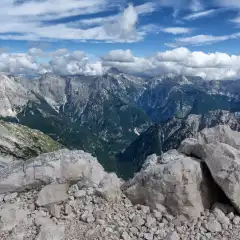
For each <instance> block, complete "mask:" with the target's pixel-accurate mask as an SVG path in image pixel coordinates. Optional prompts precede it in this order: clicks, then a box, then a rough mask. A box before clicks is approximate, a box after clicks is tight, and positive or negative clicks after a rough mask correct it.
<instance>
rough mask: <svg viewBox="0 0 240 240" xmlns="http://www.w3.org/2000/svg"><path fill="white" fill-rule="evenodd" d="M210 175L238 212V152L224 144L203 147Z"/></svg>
mask: <svg viewBox="0 0 240 240" xmlns="http://www.w3.org/2000/svg"><path fill="white" fill-rule="evenodd" d="M203 149H204V154H205V158H204V161H205V163H206V164H207V166H208V168H209V170H210V172H211V175H212V177H213V179H214V180H215V182H216V183H217V184H218V185H219V187H220V188H221V189H222V190H223V191H224V193H225V194H226V196H227V197H228V198H229V200H230V201H231V202H232V203H233V205H234V206H235V207H236V209H237V210H238V211H239V212H240V198H239V195H240V151H238V150H237V149H235V148H233V147H231V146H229V145H227V144H225V143H219V142H216V143H210V144H205V145H203Z"/></svg>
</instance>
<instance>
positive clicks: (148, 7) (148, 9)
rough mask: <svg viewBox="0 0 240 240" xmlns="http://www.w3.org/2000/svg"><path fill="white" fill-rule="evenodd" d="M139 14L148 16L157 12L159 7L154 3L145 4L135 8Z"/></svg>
mask: <svg viewBox="0 0 240 240" xmlns="http://www.w3.org/2000/svg"><path fill="white" fill-rule="evenodd" d="M135 8H136V11H137V13H138V14H148V13H152V12H155V11H156V9H157V8H158V5H157V4H156V3H153V2H148V3H144V4H142V5H138V6H136V7H135Z"/></svg>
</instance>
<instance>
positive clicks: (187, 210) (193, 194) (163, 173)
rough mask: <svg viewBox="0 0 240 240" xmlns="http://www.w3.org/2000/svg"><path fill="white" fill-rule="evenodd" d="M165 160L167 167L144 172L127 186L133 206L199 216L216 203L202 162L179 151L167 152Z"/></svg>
mask: <svg viewBox="0 0 240 240" xmlns="http://www.w3.org/2000/svg"><path fill="white" fill-rule="evenodd" d="M165 158H168V160H167V161H166V162H167V163H166V164H160V163H159V164H156V165H152V166H150V167H148V168H147V169H143V170H141V172H140V173H138V174H136V175H135V177H134V178H133V179H131V180H130V181H128V182H127V183H125V184H124V185H123V187H122V189H123V191H124V193H125V194H126V195H127V197H128V198H129V199H130V200H131V201H132V202H133V203H140V204H142V203H145V204H146V205H148V206H150V207H151V208H152V209H158V205H159V206H162V205H164V206H166V207H167V208H168V209H169V211H170V212H171V213H172V214H173V215H175V216H178V215H186V216H187V217H189V218H197V217H199V216H200V214H201V212H203V211H204V208H209V207H210V206H211V205H212V203H213V202H214V196H213V195H214V194H213V193H214V189H213V186H211V183H210V182H209V179H208V177H207V176H205V174H204V172H203V171H202V167H201V163H200V162H199V161H198V160H197V159H195V158H193V157H187V156H185V155H183V154H180V153H178V152H177V151H170V152H168V153H166V154H165ZM185 203H187V204H185Z"/></svg>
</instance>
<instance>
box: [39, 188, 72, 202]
mask: <svg viewBox="0 0 240 240" xmlns="http://www.w3.org/2000/svg"><path fill="white" fill-rule="evenodd" d="M67 191H68V184H51V185H47V186H45V187H44V188H43V189H42V190H41V191H40V192H39V194H38V199H37V201H36V204H37V205H38V206H46V205H49V204H52V203H59V202H62V201H66V200H67V199H68V195H67Z"/></svg>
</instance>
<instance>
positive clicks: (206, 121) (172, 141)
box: [117, 110, 240, 178]
mask: <svg viewBox="0 0 240 240" xmlns="http://www.w3.org/2000/svg"><path fill="white" fill-rule="evenodd" d="M218 124H227V125H229V126H230V127H231V128H232V129H233V130H236V131H240V113H230V112H227V111H222V110H217V111H212V112H209V113H207V114H203V115H195V114H192V115H189V116H187V117H186V118H183V119H177V118H173V119H171V120H169V121H166V122H163V123H160V124H154V125H152V126H151V127H150V128H149V129H148V130H146V131H145V132H144V133H142V134H141V135H140V136H139V137H138V138H137V139H136V140H135V141H134V142H132V143H131V144H130V145H129V146H128V148H127V149H126V150H125V151H123V152H122V153H120V154H118V156H117V157H118V167H119V172H120V173H122V174H123V176H122V177H124V178H127V177H130V176H132V175H133V173H134V172H137V171H139V170H140V169H141V167H142V164H143V163H144V161H145V159H146V158H147V156H149V155H151V154H153V153H156V154H157V155H161V154H162V152H166V151H168V150H170V149H175V148H178V147H179V144H180V143H181V141H182V140H184V139H185V138H191V137H195V136H196V134H197V133H198V132H199V131H201V130H202V129H204V128H208V127H213V126H216V125H218ZM126 169H128V171H126Z"/></svg>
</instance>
